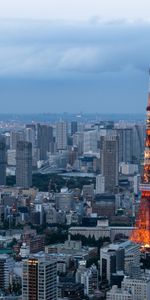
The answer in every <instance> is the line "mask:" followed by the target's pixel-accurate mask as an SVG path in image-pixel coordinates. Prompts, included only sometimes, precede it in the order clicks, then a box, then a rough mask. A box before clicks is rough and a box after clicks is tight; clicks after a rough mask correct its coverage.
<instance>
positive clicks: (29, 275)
mask: <svg viewBox="0 0 150 300" xmlns="http://www.w3.org/2000/svg"><path fill="white" fill-rule="evenodd" d="M22 299H23V300H57V264H56V262H55V261H54V260H51V259H50V258H46V257H38V256H35V257H34V256H33V257H31V258H29V259H28V260H26V261H24V263H23V282H22Z"/></svg>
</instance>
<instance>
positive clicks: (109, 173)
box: [100, 135, 119, 192]
mask: <svg viewBox="0 0 150 300" xmlns="http://www.w3.org/2000/svg"><path fill="white" fill-rule="evenodd" d="M100 155H101V174H102V176H104V178H105V191H106V192H113V191H114V189H115V187H116V186H118V173H119V160H118V137H117V136H116V135H106V136H103V137H101V150H100Z"/></svg>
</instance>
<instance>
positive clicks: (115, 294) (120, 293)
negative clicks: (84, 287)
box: [106, 285, 134, 300]
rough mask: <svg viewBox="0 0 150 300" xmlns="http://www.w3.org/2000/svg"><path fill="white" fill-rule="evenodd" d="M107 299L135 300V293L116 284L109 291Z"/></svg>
mask: <svg viewBox="0 0 150 300" xmlns="http://www.w3.org/2000/svg"><path fill="white" fill-rule="evenodd" d="M106 300H134V298H133V293H132V292H131V291H130V289H129V290H126V289H125V290H124V289H120V288H118V287H117V286H116V285H114V286H113V287H112V289H111V290H110V291H109V292H107V294H106Z"/></svg>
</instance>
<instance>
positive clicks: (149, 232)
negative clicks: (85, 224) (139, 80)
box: [130, 70, 150, 251]
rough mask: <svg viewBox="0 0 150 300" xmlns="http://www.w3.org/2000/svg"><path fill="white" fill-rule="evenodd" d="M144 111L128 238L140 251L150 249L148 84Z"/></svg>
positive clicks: (149, 104)
mask: <svg viewBox="0 0 150 300" xmlns="http://www.w3.org/2000/svg"><path fill="white" fill-rule="evenodd" d="M149 76H150V70H149ZM146 111H147V119H146V139H145V151H144V165H143V176H142V178H141V184H140V191H141V200H140V206H139V211H138V215H137V218H136V223H135V229H134V230H133V232H132V235H131V238H130V239H131V240H132V241H133V242H135V243H138V244H140V245H141V250H142V251H150V86H149V95H148V105H147V108H146Z"/></svg>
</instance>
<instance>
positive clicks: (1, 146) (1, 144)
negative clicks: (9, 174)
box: [0, 135, 7, 185]
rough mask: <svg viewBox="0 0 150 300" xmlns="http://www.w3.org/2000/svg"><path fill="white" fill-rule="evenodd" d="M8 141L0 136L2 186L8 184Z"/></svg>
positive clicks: (0, 178)
mask: <svg viewBox="0 0 150 300" xmlns="http://www.w3.org/2000/svg"><path fill="white" fill-rule="evenodd" d="M6 163H7V155H6V141H5V137H4V136H3V135H0V185H5V184H6Z"/></svg>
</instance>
